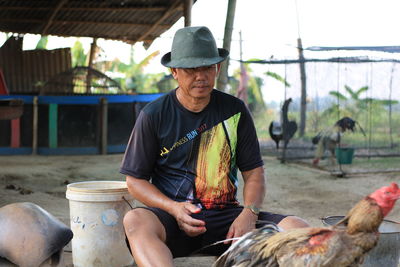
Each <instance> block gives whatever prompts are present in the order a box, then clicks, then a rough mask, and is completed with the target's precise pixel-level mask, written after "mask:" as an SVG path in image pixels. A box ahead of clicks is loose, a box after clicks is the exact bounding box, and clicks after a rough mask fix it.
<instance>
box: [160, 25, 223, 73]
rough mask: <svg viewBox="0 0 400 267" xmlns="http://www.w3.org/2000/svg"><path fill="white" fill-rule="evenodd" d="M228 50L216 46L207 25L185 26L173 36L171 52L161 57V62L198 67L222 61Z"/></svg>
mask: <svg viewBox="0 0 400 267" xmlns="http://www.w3.org/2000/svg"><path fill="white" fill-rule="evenodd" d="M228 55H229V51H228V50H226V49H223V48H217V45H216V43H215V39H214V37H213V35H212V33H211V31H210V30H209V29H208V28H207V27H185V28H182V29H179V30H178V31H177V32H176V33H175V36H174V40H173V42H172V49H171V52H168V53H166V54H165V55H164V56H163V57H162V58H161V64H163V65H164V66H166V67H170V68H198V67H203V66H210V65H213V64H217V63H220V62H222V61H224V60H225V59H226V58H227V57H228Z"/></svg>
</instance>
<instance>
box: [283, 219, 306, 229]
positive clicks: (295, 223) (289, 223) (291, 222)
mask: <svg viewBox="0 0 400 267" xmlns="http://www.w3.org/2000/svg"><path fill="white" fill-rule="evenodd" d="M278 226H279V227H280V228H282V229H283V230H289V229H292V228H301V227H309V226H310V225H309V224H308V223H307V222H306V221H304V220H303V219H301V218H299V217H296V216H287V217H285V218H284V219H282V221H280V222H279V223H278Z"/></svg>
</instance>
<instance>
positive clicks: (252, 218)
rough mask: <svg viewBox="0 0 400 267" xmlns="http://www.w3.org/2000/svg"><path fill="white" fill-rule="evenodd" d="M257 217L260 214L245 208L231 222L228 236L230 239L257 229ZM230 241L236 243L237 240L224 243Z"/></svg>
mask: <svg viewBox="0 0 400 267" xmlns="http://www.w3.org/2000/svg"><path fill="white" fill-rule="evenodd" d="M257 218H258V216H257V215H255V214H254V213H253V212H251V210H249V209H246V208H244V209H243V211H242V212H241V213H240V214H239V216H238V217H237V218H236V219H235V220H234V221H233V223H232V224H231V227H230V228H229V231H228V234H227V235H226V238H227V239H230V238H237V237H241V236H242V235H244V234H245V233H248V232H250V231H251V230H253V229H255V228H256V221H257ZM230 242H232V243H235V242H236V241H225V242H224V243H225V244H229V243H230Z"/></svg>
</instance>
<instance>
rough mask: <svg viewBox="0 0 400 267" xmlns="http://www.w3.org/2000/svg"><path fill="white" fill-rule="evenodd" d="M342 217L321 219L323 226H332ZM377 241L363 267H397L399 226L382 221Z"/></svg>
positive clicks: (399, 248) (388, 221)
mask: <svg viewBox="0 0 400 267" xmlns="http://www.w3.org/2000/svg"><path fill="white" fill-rule="evenodd" d="M343 218H344V216H328V217H325V218H322V219H321V220H322V223H323V224H324V225H325V226H332V225H334V224H336V223H337V222H339V221H340V220H341V219H343ZM379 233H380V237H379V241H378V244H377V245H376V247H374V248H373V249H372V250H371V251H370V252H368V253H367V255H366V257H365V259H364V263H363V264H362V265H361V266H363V267H376V266H385V267H397V266H398V264H399V259H400V224H399V223H397V222H393V221H390V220H383V222H382V223H381V225H380V226H379Z"/></svg>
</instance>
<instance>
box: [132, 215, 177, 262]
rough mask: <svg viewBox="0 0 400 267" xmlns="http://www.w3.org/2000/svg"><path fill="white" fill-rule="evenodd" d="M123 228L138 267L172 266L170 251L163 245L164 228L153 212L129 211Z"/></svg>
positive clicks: (164, 238)
mask: <svg viewBox="0 0 400 267" xmlns="http://www.w3.org/2000/svg"><path fill="white" fill-rule="evenodd" d="M124 227H125V233H126V236H127V238H128V240H129V244H130V247H131V251H132V254H133V257H134V259H135V263H136V264H137V265H138V266H150V267H158V266H160V267H168V266H173V260H172V254H171V251H170V250H169V248H168V247H167V245H166V244H165V240H166V232H165V228H164V226H163V225H162V224H161V222H160V220H159V219H158V217H157V216H156V215H155V214H154V213H153V212H151V211H150V210H147V209H142V208H136V209H133V210H131V211H129V212H128V213H127V214H126V215H125V217H124Z"/></svg>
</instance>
